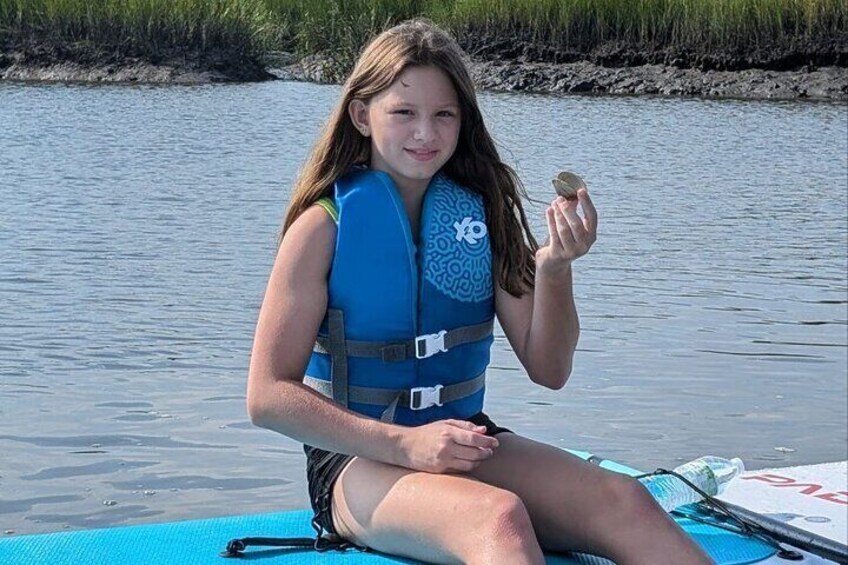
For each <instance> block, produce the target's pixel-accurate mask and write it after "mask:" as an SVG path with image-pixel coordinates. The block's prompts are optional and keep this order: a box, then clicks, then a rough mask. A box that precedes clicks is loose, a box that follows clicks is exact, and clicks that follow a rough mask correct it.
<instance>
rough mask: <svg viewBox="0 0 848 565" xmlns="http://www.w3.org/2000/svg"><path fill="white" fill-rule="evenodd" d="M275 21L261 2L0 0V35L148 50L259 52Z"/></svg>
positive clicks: (268, 37)
mask: <svg viewBox="0 0 848 565" xmlns="http://www.w3.org/2000/svg"><path fill="white" fill-rule="evenodd" d="M275 20H276V18H274V17H273V16H272V14H271V13H270V11H269V10H268V8H267V7H266V6H265V3H264V2H263V0H0V37H2V36H6V37H10V36H11V37H15V38H21V39H28V40H36V41H38V40H42V41H53V42H70V43H79V42H86V43H95V44H98V45H101V46H108V47H110V48H116V49H119V50H133V51H140V52H150V53H158V52H160V51H161V50H163V49H173V48H179V49H185V50H200V51H205V50H210V49H219V48H224V49H227V50H230V51H236V52H243V53H259V52H261V51H262V50H264V49H267V48H268V46H269V45H270V44H271V43H273V39H274V35H273V34H274V31H275V30H276V25H275Z"/></svg>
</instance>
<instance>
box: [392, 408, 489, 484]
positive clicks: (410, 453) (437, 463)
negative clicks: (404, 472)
mask: <svg viewBox="0 0 848 565" xmlns="http://www.w3.org/2000/svg"><path fill="white" fill-rule="evenodd" d="M485 432H486V427H485V426H477V425H474V424H473V423H471V422H467V421H464V420H439V421H437V422H432V423H430V424H425V425H423V426H416V427H410V428H405V429H404V433H403V436H402V440H401V448H402V453H403V456H402V457H403V461H402V465H403V466H404V467H407V468H409V469H414V470H416V471H425V472H427V473H468V472H470V471H472V470H474V469H476V468H477V466H479V465H480V463H481V462H483V461H484V460H486V459H488V458H489V457H491V456H492V454H493V453H494V450H495V448H496V447H497V446H498V440H497V439H495V438H493V437H491V436H487V435H486V434H485Z"/></svg>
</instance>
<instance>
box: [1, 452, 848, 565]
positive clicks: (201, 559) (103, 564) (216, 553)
mask: <svg viewBox="0 0 848 565" xmlns="http://www.w3.org/2000/svg"><path fill="white" fill-rule="evenodd" d="M574 453H576V454H577V455H580V456H582V457H584V458H588V457H589V456H590V454H588V453H585V452H574ZM596 461H599V460H596ZM600 465H601V466H603V467H605V468H609V469H611V470H614V471H617V472H622V473H626V474H630V475H635V474H639V472H638V471H636V470H635V469H632V468H630V467H626V466H624V465H620V464H618V463H615V462H612V461H600ZM843 469H844V467H843ZM775 473H777V471H775ZM747 475H751V473H748V474H747ZM734 483H742V485H748V484H759V483H763V485H766V486H768V485H769V483H767V482H766V481H758V480H755V479H751V480H746V481H741V480H739V479H737V481H735V482H734ZM734 483H731V484H734ZM772 488H774V487H772ZM822 488H824V487H822ZM798 490H801V489H798ZM782 510H783V511H785V512H788V511H790V510H791V509H790V508H783V509H782ZM311 516H312V514H311V512H310V511H306V510H297V511H290V512H277V513H267V514H252V515H242V516H228V517H222V518H212V519H205V520H190V521H182V522H170V523H161V524H146V525H135V526H123V527H114V528H106V529H97V530H86V531H76V532H57V533H51V534H38V535H23V536H17V537H8V538H4V539H0V564H2V565H12V564H14V565H42V564H44V565H46V564H50V565H81V564H99V565H141V564H145V565H157V564H161V565H171V564H180V565H213V564H214V565H233V564H234V563H239V562H251V563H261V564H263V565H264V564H268V565H278V564H286V565H313V564H318V563H327V564H330V565H332V564H346V565H353V564H365V565H372V564H397V563H413V561H410V560H406V559H401V558H397V557H392V556H388V555H383V554H379V553H375V552H364V553H363V552H360V551H357V550H347V551H344V552H338V551H328V552H324V553H318V552H316V551H314V550H312V549H309V548H277V547H270V548H268V547H248V548H246V549H245V551H244V554H243V556H242V557H239V558H225V557H222V556H221V555H220V554H221V552H223V551H224V550H225V548H226V547H227V544H228V542H229V541H230V540H232V539H237V538H245V537H274V538H280V537H286V538H288V537H312V536H313V535H314V532H313V530H312V528H311V526H310V518H311ZM676 519H677V520H678V522H679V523H680V525H681V526H682V527H683V529H684V530H685V531H686V532H687V533H688V534H689V535H690V536H692V537H693V539H695V540H696V541H697V542H698V543H699V544H700V545H701V546H702V547H703V548H704V549H705V550H706V551H707V553H709V555H710V556H711V557H712V558H713V560H714V561H715V562H716V563H719V564H726V565H730V564H745V563H768V564H774V563H785V564H788V563H790V562H788V561H785V560H783V559H780V558H779V557H777V555H776V551H775V548H774V546H773V545H772V544H769V543H766V542H763V541H761V540H758V539H755V538H751V537H748V536H744V535H740V534H739V533H735V532H732V531H728V530H727V529H724V528H722V527H717V526H715V525H709V524H704V523H701V522H699V521H697V520H692V519H690V518H685V517H677V518H676ZM844 523H845V522H844V521H843V522H842V524H843V531H844ZM805 555H806V558H805V560H804V561H802V563H804V564H807V565H809V564H814V563H815V564H818V563H832V562H833V561H827V560H823V559H819V558H817V557H815V556H813V555H811V554H805ZM547 562H548V563H549V564H550V565H570V564H576V563H598V564H599V563H609V562H608V561H606V560H603V559H600V558H597V557H592V556H587V555H548V556H547ZM837 562H838V561H837Z"/></svg>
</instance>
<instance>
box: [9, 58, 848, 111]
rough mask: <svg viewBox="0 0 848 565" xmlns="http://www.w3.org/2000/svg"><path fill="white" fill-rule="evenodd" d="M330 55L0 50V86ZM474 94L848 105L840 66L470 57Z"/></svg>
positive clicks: (254, 70)
mask: <svg viewBox="0 0 848 565" xmlns="http://www.w3.org/2000/svg"><path fill="white" fill-rule="evenodd" d="M335 68H337V65H335V63H334V61H333V59H332V57H330V56H325V55H321V54H318V55H310V56H307V57H304V58H302V59H300V60H297V59H296V58H295V57H294V56H293V55H291V54H289V53H274V54H271V55H269V56H267V57H265V58H264V60H263V61H257V60H255V59H250V58H246V57H244V56H233V55H229V54H227V53H222V52H217V53H205V54H200V53H170V54H166V55H163V56H162V57H161V58H159V60H157V61H150V60H149V58H146V57H127V56H124V57H119V56H116V55H115V54H114V53H112V54H110V53H105V52H101V51H93V50H85V51H79V50H71V51H70V52H68V51H65V52H58V53H57V52H56V51H54V50H52V49H48V48H45V49H43V50H41V51H40V52H33V51H32V50H26V51H12V52H0V82H38V83H50V82H60V83H88V84H160V85H164V84H179V85H197V84H210V83H227V82H255V81H265V80H295V81H306V82H315V83H322V84H327V83H335V82H336V81H334V80H333V79H332V77H333V76H335V75H336V72H334V69H335ZM469 68H470V71H471V75H472V78H473V79H474V82H475V84H476V85H477V87H478V88H479V89H480V90H483V91H493V92H524V93H533V94H593V95H654V96H667V97H692V98H707V99H713V98H714V99H723V98H729V99H744V100H818V101H839V102H845V101H848V67H843V66H829V67H813V66H805V67H802V68H801V69H800V70H781V71H778V70H768V69H757V68H751V69H744V70H702V69H697V68H680V67H676V66H671V65H663V64H642V65H630V66H604V65H601V64H598V63H594V62H590V61H588V60H584V61H576V62H567V63H565V62H564V63H553V62H541V61H526V60H522V59H521V58H519V59H505V58H490V57H486V58H480V57H477V58H473V59H471V60H470V65H469Z"/></svg>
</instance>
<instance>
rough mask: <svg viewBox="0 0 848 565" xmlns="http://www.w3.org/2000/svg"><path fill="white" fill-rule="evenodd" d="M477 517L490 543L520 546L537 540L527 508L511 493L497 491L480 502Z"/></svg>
mask: <svg viewBox="0 0 848 565" xmlns="http://www.w3.org/2000/svg"><path fill="white" fill-rule="evenodd" d="M476 516H477V519H478V520H479V522H478V523H479V524H480V526H481V530H482V532H481V533H482V534H483V535H484V536H485V537H486V538H487V541H489V542H495V543H498V544H515V545H517V546H520V545H522V544H525V543H526V542H527V540H534V541H535V539H536V534H535V532H534V530H533V524H532V522H531V521H530V514H529V513H528V512H527V508H526V507H525V506H524V503H523V502H522V500H521V499H520V498H519V497H518V496H516V495H515V494H513V493H511V492H509V491H506V490H496V491H493V492H492V493H491V494H489V495H488V496H486V497H484V498H483V499H482V500H480V501H479V508H478V509H477V512H476Z"/></svg>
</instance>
